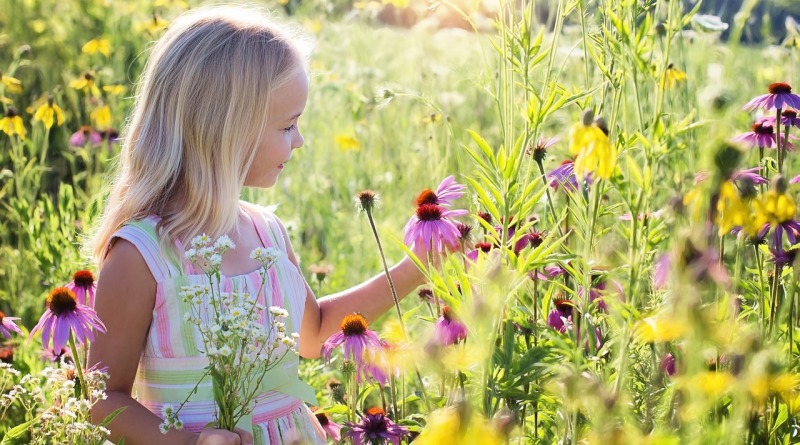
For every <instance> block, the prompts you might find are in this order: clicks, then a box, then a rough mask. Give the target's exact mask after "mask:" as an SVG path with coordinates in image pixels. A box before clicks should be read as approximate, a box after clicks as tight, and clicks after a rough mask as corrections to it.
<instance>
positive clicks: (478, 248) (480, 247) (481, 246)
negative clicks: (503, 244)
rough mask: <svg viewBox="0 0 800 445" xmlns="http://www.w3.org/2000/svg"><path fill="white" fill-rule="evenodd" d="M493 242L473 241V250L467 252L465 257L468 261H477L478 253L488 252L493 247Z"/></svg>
mask: <svg viewBox="0 0 800 445" xmlns="http://www.w3.org/2000/svg"><path fill="white" fill-rule="evenodd" d="M494 247H495V246H494V244H492V243H475V250H472V251H470V252H468V253H467V258H468V259H469V260H470V261H473V262H475V261H478V255H479V254H480V253H481V252H483V253H489V251H490V250H492V249H494Z"/></svg>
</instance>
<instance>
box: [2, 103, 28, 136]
mask: <svg viewBox="0 0 800 445" xmlns="http://www.w3.org/2000/svg"><path fill="white" fill-rule="evenodd" d="M0 130H2V131H3V133H5V134H7V135H9V136H13V135H15V134H16V135H17V136H19V138H20V139H22V140H25V126H24V125H23V124H22V117H20V116H19V115H18V114H17V110H16V109H14V108H13V107H9V108H8V109H7V110H6V115H5V117H3V118H2V119H0Z"/></svg>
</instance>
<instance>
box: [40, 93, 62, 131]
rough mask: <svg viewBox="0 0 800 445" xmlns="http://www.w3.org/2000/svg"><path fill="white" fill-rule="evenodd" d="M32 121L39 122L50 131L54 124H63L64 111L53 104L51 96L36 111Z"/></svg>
mask: <svg viewBox="0 0 800 445" xmlns="http://www.w3.org/2000/svg"><path fill="white" fill-rule="evenodd" d="M33 120H36V121H41V122H42V124H44V126H45V128H47V129H50V128H52V127H53V123H54V122H55V123H56V124H57V125H61V124H63V123H64V111H63V110H62V109H61V107H59V106H58V105H57V104H56V103H55V99H54V98H53V96H49V97H48V98H47V101H46V102H44V103H43V104H42V105H40V106H39V108H37V109H36V112H35V113H34V114H33Z"/></svg>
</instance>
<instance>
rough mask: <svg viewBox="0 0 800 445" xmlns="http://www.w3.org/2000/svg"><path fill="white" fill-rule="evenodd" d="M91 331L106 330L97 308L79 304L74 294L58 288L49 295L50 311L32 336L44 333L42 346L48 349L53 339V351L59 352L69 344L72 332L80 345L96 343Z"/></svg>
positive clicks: (32, 332) (43, 316)
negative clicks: (88, 342) (91, 341)
mask: <svg viewBox="0 0 800 445" xmlns="http://www.w3.org/2000/svg"><path fill="white" fill-rule="evenodd" d="M92 329H97V330H98V331H100V332H105V331H106V328H105V326H104V325H103V322H102V321H100V319H99V318H98V317H97V314H96V313H95V312H94V309H92V308H90V307H88V306H84V305H82V304H80V303H78V301H77V300H76V298H75V293H74V292H72V291H71V290H69V289H68V288H66V287H57V288H55V289H53V290H52V291H50V295H48V296H47V310H46V311H45V313H44V314H42V317H41V318H40V319H39V323H38V324H37V325H36V326H35V327H34V328H33V329H32V330H31V336H33V335H34V334H35V333H37V332H39V331H42V345H43V346H44V347H45V348H47V347H49V346H50V339H51V337H52V339H53V342H52V343H53V344H52V347H53V349H56V350H60V349H61V348H63V347H64V346H65V345H66V344H67V340H68V339H69V337H70V333H72V334H74V335H75V341H76V342H78V343H84V342H85V341H86V340H94V334H93V333H92Z"/></svg>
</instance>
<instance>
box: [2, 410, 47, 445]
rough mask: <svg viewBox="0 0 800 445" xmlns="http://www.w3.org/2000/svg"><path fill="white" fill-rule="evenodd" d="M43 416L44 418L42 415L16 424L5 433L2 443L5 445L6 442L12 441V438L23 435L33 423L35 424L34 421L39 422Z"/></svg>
mask: <svg viewBox="0 0 800 445" xmlns="http://www.w3.org/2000/svg"><path fill="white" fill-rule="evenodd" d="M41 418H42V416H36V417H34V418H33V419H31V420H29V421H27V422H25V423H21V424H19V425H17V426H15V427H14V428H11V429H10V430H8V431H6V435H5V437H3V441H2V442H0V445H5V444H10V443H12V442H11V439H16V438H18V437H20V436H22V435H23V434H24V433H25V432H26V431H28V428H30V426H31V425H33V424H34V423H36V422H38V421H39V419H41Z"/></svg>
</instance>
